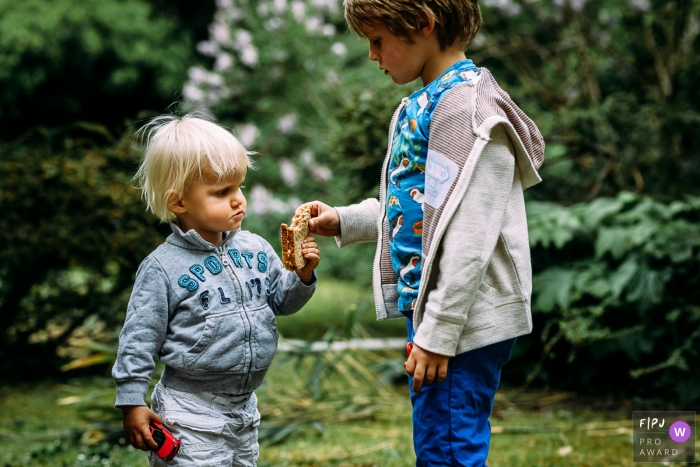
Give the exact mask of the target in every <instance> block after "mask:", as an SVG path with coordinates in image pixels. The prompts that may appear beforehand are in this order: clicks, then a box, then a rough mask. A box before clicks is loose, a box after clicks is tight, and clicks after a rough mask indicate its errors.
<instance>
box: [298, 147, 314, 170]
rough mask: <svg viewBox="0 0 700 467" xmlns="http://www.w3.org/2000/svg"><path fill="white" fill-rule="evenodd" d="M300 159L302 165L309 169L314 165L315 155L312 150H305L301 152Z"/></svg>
mask: <svg viewBox="0 0 700 467" xmlns="http://www.w3.org/2000/svg"><path fill="white" fill-rule="evenodd" d="M299 158H300V159H301V163H302V164H304V165H305V166H307V167H308V166H310V165H311V164H313V163H314V153H313V152H311V149H304V150H303V151H301V154H300V155H299Z"/></svg>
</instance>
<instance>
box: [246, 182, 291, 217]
mask: <svg viewBox="0 0 700 467" xmlns="http://www.w3.org/2000/svg"><path fill="white" fill-rule="evenodd" d="M248 197H249V198H250V203H248V209H249V210H250V211H251V212H252V213H253V214H266V213H268V212H280V213H282V212H287V206H286V205H285V203H284V202H283V201H281V200H279V199H277V198H275V197H274V196H272V194H271V193H270V192H269V191H267V189H265V187H264V186H262V185H255V186H254V187H253V188H251V190H250V195H249V196H248Z"/></svg>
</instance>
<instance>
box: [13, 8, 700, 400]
mask: <svg viewBox="0 0 700 467" xmlns="http://www.w3.org/2000/svg"><path fill="white" fill-rule="evenodd" d="M481 5H482V12H483V17H484V24H483V27H482V30H481V32H480V33H479V34H478V35H477V37H476V39H475V41H474V43H473V44H472V46H471V47H470V49H469V51H468V52H467V56H468V57H469V58H472V59H473V60H474V61H475V63H476V64H477V65H478V66H485V67H488V68H489V69H490V70H491V71H492V73H493V74H494V75H495V77H496V78H497V79H498V81H499V82H500V84H501V86H502V87H503V88H504V89H505V90H506V91H507V92H508V93H510V94H511V96H512V97H513V98H514V100H515V101H516V102H517V103H518V104H519V105H520V106H521V107H522V108H523V110H524V111H525V112H526V113H527V114H528V115H529V116H530V117H531V118H532V119H533V120H534V121H535V122H536V123H537V125H538V126H539V127H540V129H541V131H542V133H543V135H544V138H545V141H546V143H547V150H546V160H545V164H544V166H543V169H542V177H543V179H544V182H543V183H542V184H540V185H537V186H536V187H534V188H532V189H529V190H528V191H527V192H526V199H527V203H528V216H529V228H530V243H531V247H532V254H533V256H532V257H533V272H534V292H533V320H534V325H535V328H534V332H533V334H532V335H530V336H525V337H522V338H519V339H518V345H517V346H516V347H515V351H514V355H513V359H512V361H511V363H510V364H509V365H508V367H507V371H505V372H504V375H503V383H504V384H505V385H506V386H510V387H521V388H530V389H533V388H547V389H550V390H558V391H574V392H576V393H578V394H582V395H587V396H596V397H608V396H613V397H615V398H624V399H627V400H633V401H636V402H637V403H638V404H640V406H642V405H644V404H647V405H654V404H656V408H664V409H670V408H684V409H686V410H690V409H691V408H692V407H695V406H697V404H698V402H700V374H699V373H698V372H697V368H698V367H699V364H700V356H699V355H698V351H697V349H698V342H700V292H699V291H700V284H699V282H700V270H699V268H700V267H699V266H698V265H699V264H700V262H699V261H698V259H699V256H700V158H699V157H698V152H699V150H700V138H698V136H697V134H698V133H697V127H698V124H700V93H699V92H698V91H697V83H699V82H700V53H698V52H699V51H700V39H699V38H698V36H699V34H700V0H672V1H667V0H663V1H662V0H619V1H609V2H593V1H587V0H483V1H482V2H481ZM419 86H420V84H419V83H418V82H414V83H411V84H409V85H406V86H403V87H398V86H395V85H393V84H392V83H391V82H390V79H389V78H387V77H384V76H383V75H381V74H380V73H379V72H378V71H377V69H376V64H375V63H372V62H370V61H369V60H368V59H367V50H366V44H365V43H363V41H361V40H359V39H357V38H356V37H355V36H354V35H353V34H351V33H350V32H349V31H348V29H347V26H346V25H345V23H344V20H343V17H342V5H341V2H340V0H259V1H252V0H216V1H212V0H203V1H200V2H188V1H186V0H82V1H77V0H51V1H49V0H25V1H22V2H16V1H10V0H0V154H1V155H0V206H2V216H0V243H1V244H2V248H1V249H0V374H1V375H2V376H1V377H0V380H2V383H3V384H5V385H8V384H20V383H21V382H23V381H27V380H36V379H46V378H53V379H61V378H64V377H65V375H66V373H65V372H64V371H62V368H63V369H64V370H65V369H67V368H71V369H73V370H72V372H71V373H70V375H72V376H75V375H83V376H85V375H94V374H96V373H97V374H101V375H104V374H106V373H108V369H109V366H110V363H111V358H112V356H111V355H112V354H110V352H109V349H111V348H113V346H114V343H115V341H116V336H117V334H118V331H119V329H120V326H121V324H122V322H123V319H124V313H125V309H126V302H127V300H128V298H129V293H130V289H131V285H132V281H133V277H134V273H135V271H136V268H137V266H138V264H139V262H140V261H141V260H142V259H143V257H145V255H147V254H148V253H149V252H150V251H151V250H152V249H153V248H154V247H155V246H156V245H158V244H159V243H161V242H162V241H163V239H164V238H165V236H166V235H167V234H168V232H169V227H168V226H165V225H159V224H158V222H157V221H155V220H154V219H153V218H152V217H150V216H149V215H147V214H146V213H145V212H144V208H143V205H142V203H141V201H140V199H139V193H138V192H137V191H136V190H135V189H134V188H133V187H132V186H131V182H130V179H131V177H132V176H133V174H134V172H135V170H136V168H137V164H138V160H139V155H140V148H139V146H138V144H137V141H135V140H134V139H133V137H132V135H133V133H134V131H135V130H136V129H137V128H138V127H139V126H140V125H141V124H143V123H144V122H145V121H146V120H147V119H148V118H149V117H151V116H154V115H157V114H160V113H163V112H166V111H176V112H182V111H186V110H187V109H192V108H201V109H206V111H208V112H210V113H211V114H212V116H213V117H214V118H215V119H217V120H218V121H219V122H220V123H222V124H224V125H226V126H228V127H231V128H232V129H233V130H234V132H235V134H236V135H237V136H238V137H239V139H240V140H241V141H242V142H243V143H244V145H245V146H246V147H247V148H249V149H251V150H255V151H257V153H258V154H257V156H256V160H257V162H258V166H259V170H257V171H255V172H252V173H250V175H249V176H248V178H247V180H246V189H245V192H246V195H247V198H248V203H249V214H248V216H247V217H246V221H245V224H244V227H245V228H247V229H249V230H252V231H255V232H258V233H260V234H262V235H263V236H265V237H266V238H267V239H268V240H269V241H270V242H271V243H272V244H273V245H279V240H278V239H277V235H278V228H279V224H280V222H284V221H287V220H288V219H289V218H290V217H291V215H292V213H293V210H294V208H295V207H296V206H297V205H298V204H300V203H301V202H303V201H308V200H312V199H321V200H323V201H325V202H327V203H329V204H334V205H342V204H348V203H352V202H357V201H359V200H362V199H364V198H365V197H368V196H376V194H377V192H378V182H379V170H380V165H381V162H382V159H383V156H384V153H385V150H386V132H387V128H388V122H389V119H390V117H391V113H392V111H393V109H394V108H395V107H396V105H397V104H398V102H399V101H400V98H401V97H403V96H405V95H408V94H409V93H411V92H412V91H414V90H415V89H417V88H418V87H419ZM321 246H322V248H323V256H324V259H323V261H322V263H321V266H320V268H319V276H320V277H321V281H322V282H326V285H325V286H324V287H325V288H324V292H323V293H324V294H326V295H327V297H329V298H330V299H329V300H326V301H324V302H323V305H322V306H320V309H313V308H314V307H313V306H311V307H310V308H309V309H307V310H304V311H302V312H301V314H300V315H298V316H296V317H292V318H290V319H289V321H288V322H287V323H284V324H281V325H280V329H281V330H282V333H283V334H284V336H285V337H297V338H310V337H313V338H320V337H322V336H324V335H325V336H328V329H343V326H346V325H347V321H346V317H347V316H346V315H347V313H348V310H353V309H355V310H356V309H358V307H360V306H364V305H362V304H363V303H364V301H365V297H367V294H368V292H369V284H370V278H371V273H370V267H371V266H370V265H371V259H372V254H373V245H371V244H366V245H361V246H357V247H352V248H348V249H343V250H340V249H338V248H336V247H335V245H334V242H333V241H332V240H324V241H321ZM322 285H323V284H322ZM353 307H355V308H353ZM317 308H319V307H318V306H317ZM363 310H365V311H367V310H369V311H368V312H367V313H365V312H364V311H363V313H365V314H363V315H362V316H363V317H360V318H358V320H359V321H360V322H362V323H363V329H364V331H363V332H367V333H369V334H371V335H376V336H402V335H403V325H402V323H397V322H395V323H393V324H391V323H390V324H386V323H384V324H382V323H379V324H377V323H373V322H372V312H371V306H369V308H367V307H365V308H363ZM294 320H299V321H298V323H297V324H296V325H295V324H293V322H294ZM345 329H346V331H347V329H348V328H347V326H346V328H345ZM340 334H341V337H342V332H341V333H340ZM346 334H347V332H346ZM76 362H77V363H76Z"/></svg>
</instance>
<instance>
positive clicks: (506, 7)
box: [482, 0, 559, 16]
mask: <svg viewBox="0 0 700 467" xmlns="http://www.w3.org/2000/svg"><path fill="white" fill-rule="evenodd" d="M557 1H559V0H554V2H555V3H556V2H557ZM482 3H483V4H484V5H486V6H490V7H494V8H498V9H499V10H501V11H503V12H504V13H506V14H507V15H509V16H515V15H517V14H518V13H520V11H521V10H522V7H521V6H520V4H518V3H515V2H514V1H513V0H482Z"/></svg>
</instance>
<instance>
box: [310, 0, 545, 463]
mask: <svg viewBox="0 0 700 467" xmlns="http://www.w3.org/2000/svg"><path fill="white" fill-rule="evenodd" d="M345 17H346V19H347V21H348V23H349V24H350V27H351V28H352V29H353V30H355V31H356V32H357V33H358V34H359V35H360V36H362V37H364V38H367V39H368V41H369V58H370V60H373V61H376V62H378V64H379V69H380V70H382V71H384V74H385V75H389V76H391V78H392V80H393V81H394V82H395V83H396V84H405V83H409V82H411V81H413V80H415V79H416V78H418V77H420V78H421V80H422V82H423V85H424V87H423V88H422V89H420V90H418V91H416V92H415V93H413V94H411V95H410V96H409V97H408V98H404V99H403V101H402V103H401V105H400V106H399V108H398V109H397V110H396V112H395V114H394V116H393V118H392V121H391V126H390V131H389V135H390V141H389V148H388V151H387V158H386V160H385V163H384V167H383V169H382V173H381V184H380V196H379V201H377V200H376V199H367V200H365V201H363V202H362V203H360V204H357V205H353V206H348V207H339V208H335V209H334V208H331V207H329V206H328V205H325V204H323V203H321V202H318V201H314V202H312V203H307V205H309V206H311V214H312V217H313V219H312V220H311V223H310V227H311V231H312V232H314V233H316V234H319V235H334V236H336V239H337V241H338V244H339V246H345V245H350V244H353V243H356V242H361V241H375V240H376V241H377V253H376V256H375V261H374V274H373V276H374V280H373V284H374V291H375V302H376V307H377V317H378V319H387V318H397V317H405V318H407V330H408V340H409V342H410V343H412V352H410V355H409V357H408V360H407V362H406V363H405V367H406V371H407V373H408V374H409V376H410V378H409V386H410V388H411V402H412V404H413V439H414V447H415V451H416V457H417V461H416V465H417V466H470V467H471V466H483V465H484V464H485V462H486V458H487V455H488V450H489V442H490V424H489V420H488V418H489V414H490V412H491V408H492V405H493V398H494V395H495V392H496V390H497V389H498V384H499V381H500V373H501V368H502V366H503V365H504V364H505V363H506V362H507V361H508V360H509V359H510V353H511V350H512V347H513V345H514V343H515V338H516V337H517V336H520V335H523V334H527V333H530V332H531V330H532V319H531V315H530V293H531V267H530V253H529V246H528V237H527V223H526V218H525V203H524V199H523V189H525V188H528V187H530V186H532V185H534V184H536V183H538V182H540V177H539V175H538V173H537V169H538V168H539V166H540V165H541V163H542V161H543V152H544V143H543V141H542V136H541V135H540V133H539V131H538V130H537V127H536V126H535V125H534V123H533V122H532V121H531V120H530V119H529V118H528V117H527V116H525V114H523V112H522V111H521V110H520V109H519V108H518V107H517V106H516V105H515V104H514V103H513V101H512V100H511V99H510V97H509V96H508V94H507V93H505V92H504V91H503V90H502V89H501V88H500V87H499V86H498V84H496V81H495V80H494V78H493V76H491V74H490V73H489V72H488V70H486V69H484V68H477V67H476V66H474V64H473V63H472V62H471V60H467V59H466V57H465V55H464V50H466V48H467V46H468V45H469V43H470V42H471V40H472V39H473V38H474V36H475V35H476V33H477V31H478V29H479V27H480V24H481V14H480V10H479V6H478V3H477V1H476V0H345Z"/></svg>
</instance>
